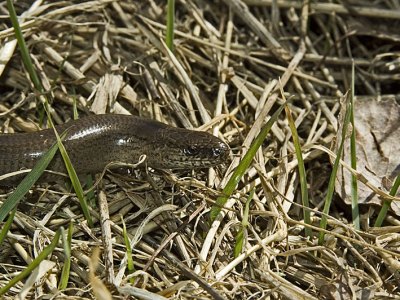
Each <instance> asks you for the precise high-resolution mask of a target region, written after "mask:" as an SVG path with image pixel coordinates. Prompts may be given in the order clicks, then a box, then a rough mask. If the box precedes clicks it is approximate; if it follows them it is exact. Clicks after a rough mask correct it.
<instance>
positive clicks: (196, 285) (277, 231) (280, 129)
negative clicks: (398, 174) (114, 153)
mask: <svg viewBox="0 0 400 300" xmlns="http://www.w3.org/2000/svg"><path fill="white" fill-rule="evenodd" d="M334 2H335V3H330V2H328V1H327V2H322V1H321V2H317V3H315V1H294V0H293V1H291V0H286V1H272V0H270V1H268V0H258V1H251V0H242V1H241V0H223V1H222V0H220V1H205V0H181V1H178V2H177V4H176V8H177V11H176V32H175V52H174V53H171V52H170V51H168V50H167V49H166V47H165V44H164V42H163V41H164V36H165V25H164V24H165V23H166V22H165V18H166V1H131V0H128V1H112V0H99V1H85V2H83V3H81V1H37V2H35V5H34V6H32V7H31V6H30V5H31V3H29V1H16V3H15V5H16V8H17V11H18V14H19V15H21V14H22V13H25V14H24V15H23V19H21V26H22V28H23V30H24V34H25V38H26V41H27V43H28V45H29V48H30V51H31V55H32V58H33V60H34V63H35V65H36V68H37V70H38V71H39V72H40V76H41V80H42V82H43V84H44V86H45V88H46V89H47V91H48V93H49V95H50V96H51V98H52V99H54V101H53V103H52V107H53V109H54V110H53V111H52V117H53V119H54V120H55V122H56V123H64V122H66V121H67V120H69V119H71V118H72V116H73V105H74V103H76V105H77V108H78V111H79V114H80V116H84V115H87V114H89V113H90V111H93V112H95V113H131V114H135V115H141V116H144V117H149V118H154V119H158V120H160V121H163V122H167V123H170V124H172V125H175V126H181V127H186V128H200V129H201V130H208V131H210V132H213V133H214V134H215V135H217V136H219V137H220V138H222V139H223V140H225V141H226V142H227V143H229V144H230V146H231V148H232V156H231V159H230V161H229V162H227V164H226V165H225V166H221V167H218V168H216V169H215V170H210V171H209V172H206V171H196V172H189V171H187V172H174V173H172V172H168V171H165V172H158V171H157V172H155V173H153V174H150V178H146V177H145V176H144V174H142V173H139V174H133V175H131V176H130V177H125V176H121V175H118V174H114V175H113V174H111V173H108V175H106V176H105V178H104V179H103V180H102V182H101V184H99V185H98V186H97V189H96V192H95V199H96V201H95V203H93V206H92V211H91V213H92V215H93V216H95V217H96V219H97V222H96V225H95V227H94V228H88V227H87V226H86V224H85V222H84V219H83V217H82V213H81V211H80V209H79V206H78V204H77V200H76V198H75V196H74V195H73V194H71V193H70V192H69V190H68V188H66V187H65V185H63V184H62V183H58V184H51V185H38V186H37V187H35V189H34V190H32V192H31V194H30V195H29V197H27V199H26V200H25V201H24V203H22V204H21V205H20V206H19V209H18V212H17V215H16V217H15V221H14V224H13V226H12V228H11V230H10V232H9V234H8V239H7V240H6V241H5V242H4V243H3V244H2V245H1V246H0V269H1V272H0V286H3V285H4V284H5V283H6V282H7V281H8V280H9V279H10V278H12V277H13V276H15V274H16V273H17V272H19V271H21V270H22V269H23V268H24V267H25V266H26V265H27V264H28V263H29V262H30V260H31V259H32V258H33V257H35V256H36V255H37V253H38V252H40V251H41V249H43V247H45V246H46V245H47V244H48V243H49V240H51V238H52V236H53V235H54V232H55V231H56V230H57V229H58V228H59V227H60V226H64V227H68V224H69V223H70V222H71V221H72V222H73V224H74V233H73V237H72V256H71V274H70V277H69V281H68V287H67V289H65V290H58V289H57V286H58V284H59V280H60V273H61V268H62V266H63V261H64V255H63V251H62V248H58V249H57V250H56V251H55V252H54V253H53V255H52V256H51V257H49V258H48V260H49V261H51V262H53V263H54V264H52V265H51V269H50V271H49V272H47V273H45V274H43V275H42V277H40V278H38V279H37V282H36V284H35V285H34V286H33V287H32V288H31V289H30V290H29V291H28V292H27V297H28V298H30V299H33V298H38V297H48V296H51V295H52V296H55V297H56V298H60V299H61V298H63V297H72V296H74V297H76V298H79V299H92V298H93V297H94V296H95V295H96V297H99V293H100V294H101V291H102V290H101V289H102V288H106V289H107V290H108V291H109V292H111V294H112V295H113V297H114V298H115V299H122V298H125V297H126V296H127V295H134V296H135V297H137V298H139V299H145V297H149V298H152V299H157V298H156V297H159V298H160V299H164V298H163V297H166V298H172V299H193V298H199V299H209V298H219V299H267V298H271V299H336V298H339V296H341V297H343V298H342V299H350V298H352V299H361V298H362V299H370V298H375V299H380V298H385V299H390V297H393V298H394V297H396V295H397V297H399V295H400V290H399V286H400V280H399V273H398V270H399V269H400V267H399V257H400V251H399V228H400V227H399V225H400V224H399V221H398V220H396V218H394V217H391V216H389V217H388V218H387V221H388V223H387V224H386V225H388V226H386V227H384V228H375V229H370V228H369V227H368V224H373V223H369V219H368V218H374V217H376V213H377V209H379V208H377V207H365V208H362V209H361V212H362V216H361V217H362V227H363V229H362V230H361V231H355V230H354V229H353V227H352V225H351V212H350V207H349V206H347V205H345V204H343V202H342V201H341V199H339V198H336V199H335V204H334V207H332V209H331V217H330V218H329V224H328V232H330V233H331V234H328V235H327V237H326V241H325V244H324V245H323V246H317V245H316V243H315V240H311V241H309V240H306V239H305V238H304V236H303V233H304V230H303V229H304V227H303V224H302V216H303V214H302V210H301V205H300V203H301V201H300V199H299V198H300V197H299V195H300V191H299V184H298V173H297V161H296V156H295V155H294V147H293V143H292V140H291V135H290V130H289V127H288V124H287V120H286V119H285V118H284V116H283V115H282V117H281V119H280V121H279V122H278V123H277V124H275V126H274V127H273V130H272V132H271V134H270V136H269V137H268V139H267V140H266V141H265V144H264V146H263V147H262V149H260V151H259V153H258V155H257V157H256V158H255V159H254V162H253V164H252V166H251V167H250V168H249V169H248V172H247V174H246V177H245V178H244V179H243V180H242V182H241V183H240V184H239V186H238V187H237V190H236V192H235V194H234V195H233V197H231V198H230V200H229V201H228V204H227V207H226V209H225V210H224V211H223V213H224V218H220V219H218V221H217V222H216V223H214V224H213V226H212V228H211V229H210V227H209V226H210V224H209V219H208V211H209V208H210V206H211V205H212V203H213V201H215V199H216V198H217V196H218V193H219V191H220V190H221V187H223V186H224V184H225V183H226V182H227V179H229V176H230V174H231V172H232V170H233V169H234V168H235V167H236V166H237V163H238V161H239V159H240V157H241V156H242V155H243V153H244V152H245V151H246V149H247V148H248V147H249V145H250V144H251V142H252V141H253V139H254V137H255V135H256V134H257V132H258V130H259V126H261V125H262V123H263V122H260V121H263V120H265V116H266V115H267V114H271V112H273V110H274V108H275V107H276V106H277V104H278V103H281V101H282V99H281V95H280V94H279V89H278V87H279V86H281V87H282V88H283V90H284V91H285V97H286V98H290V99H291V100H292V104H291V106H290V109H291V111H292V113H293V115H294V116H295V117H296V125H297V127H298V131H299V134H300V137H301V139H302V145H303V148H304V150H303V155H304V158H305V161H306V167H307V172H308V174H307V176H308V178H307V179H308V183H309V189H310V201H311V205H312V208H313V210H314V212H313V218H312V221H313V225H314V226H316V227H317V226H318V224H319V219H320V216H321V215H320V214H319V213H318V212H319V211H321V207H322V206H323V203H322V201H323V199H324V194H325V193H326V186H327V182H328V179H329V176H330V171H331V165H330V162H329V157H328V155H327V154H326V152H324V151H321V149H324V148H323V147H322V146H324V147H328V148H329V146H330V143H331V142H332V141H333V139H334V138H335V136H336V134H337V128H338V118H337V116H338V112H339V110H340V100H341V98H342V97H343V96H344V95H345V94H346V92H347V91H348V90H349V88H350V82H351V63H352V61H354V64H355V67H356V77H355V85H356V95H357V97H358V98H359V99H363V98H367V99H368V98H376V97H380V98H382V99H386V98H396V99H397V101H398V95H399V89H398V86H399V83H398V81H399V78H400V77H399V74H400V70H399V64H398V61H399V54H398V53H399V50H400V49H399V40H400V36H399V35H398V32H396V28H399V26H400V3H399V1H397V0H393V1H383V0H382V1H374V2H373V3H372V2H369V1H362V0H354V1H334ZM0 8H1V12H2V15H3V18H2V21H1V22H2V23H1V31H0V41H1V47H2V49H1V57H2V61H1V63H2V64H3V65H2V67H4V68H2V69H1V71H2V75H1V79H0V89H1V103H0V112H1V124H2V129H3V131H7V132H14V131H32V130H36V124H38V120H39V115H38V109H40V104H39V103H37V102H35V100H36V98H37V97H35V95H34V94H32V93H34V90H33V89H32V86H31V83H30V81H29V79H28V76H27V74H26V72H25V71H24V67H23V66H22V62H21V57H20V55H19V52H18V49H15V47H12V41H13V30H12V28H10V23H9V20H8V19H7V17H6V16H7V10H6V6H5V3H4V2H3V3H1V6H0ZM6 43H8V44H6ZM6 45H8V46H9V47H6ZM260 115H261V116H262V118H263V119H259V116H260ZM257 120H258V122H257ZM254 124H258V125H254ZM253 125H254V126H253ZM256 126H257V127H256ZM312 145H318V146H319V148H318V149H317V148H315V147H311V146H312ZM253 188H254V189H255V194H254V199H253V200H252V202H251V204H250V216H249V225H248V227H247V228H246V231H245V243H244V249H243V251H242V254H241V255H239V256H238V257H237V258H235V257H233V248H234V244H235V237H236V235H237V232H238V230H239V228H240V224H241V221H242V217H243V210H244V203H245V201H246V198H247V196H248V194H249V192H250V191H251V189H253ZM8 191H9V190H4V191H3V196H2V199H4V197H5V196H6V195H7V192H8ZM122 219H123V220H124V223H125V224H126V226H127V230H128V233H129V236H130V238H131V239H132V241H133V242H132V244H133V246H134V247H133V261H134V264H135V272H134V273H132V274H128V272H127V270H126V247H125V244H124V241H123V238H122ZM389 225H390V226H389ZM316 227H313V232H314V233H315V234H316V235H317V234H318V229H317V228H316ZM160 245H162V246H160ZM96 247H99V248H100V262H99V265H98V266H97V270H94V269H93V268H95V269H96V267H92V268H91V271H90V272H89V261H90V259H89V258H90V257H92V252H93V251H94V249H95V248H96ZM90 265H91V266H96V263H93V262H92V263H91V264H90ZM94 278H97V279H100V283H99V281H98V280H97V279H96V280H97V281H95V279H94ZM101 282H103V283H104V284H105V287H104V286H102V285H101ZM24 284H25V282H20V283H19V284H17V285H16V286H14V287H13V288H12V289H11V290H10V291H9V292H8V293H7V294H6V295H5V297H6V298H13V297H14V296H15V295H16V294H17V293H19V292H20V291H21V289H22V288H23V286H24ZM104 295H105V294H104ZM104 297H106V296H104ZM69 299H70V298H69Z"/></svg>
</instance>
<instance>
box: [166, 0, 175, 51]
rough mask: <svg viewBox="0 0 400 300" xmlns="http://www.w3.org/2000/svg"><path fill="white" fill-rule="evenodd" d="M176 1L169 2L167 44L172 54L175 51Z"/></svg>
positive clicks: (169, 0)
mask: <svg viewBox="0 0 400 300" xmlns="http://www.w3.org/2000/svg"><path fill="white" fill-rule="evenodd" d="M174 26H175V0H168V10H167V34H166V37H165V43H166V44H167V47H168V48H169V50H171V52H173V51H174Z"/></svg>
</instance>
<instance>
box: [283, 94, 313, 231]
mask: <svg viewBox="0 0 400 300" xmlns="http://www.w3.org/2000/svg"><path fill="white" fill-rule="evenodd" d="M282 94H283V93H282ZM285 112H286V116H287V119H288V121H289V127H290V131H291V133H292V137H293V143H294V148H295V152H296V158H297V166H298V168H299V178H300V179H299V180H300V189H301V202H302V204H303V218H304V223H305V224H308V225H311V218H310V210H309V208H310V204H309V201H308V188H307V175H306V168H305V166H304V159H303V154H302V151H301V145H300V140H299V135H298V134H297V129H296V125H295V124H294V120H293V117H292V114H291V112H290V109H289V107H288V106H286V107H285ZM305 235H306V236H307V237H309V238H310V239H311V237H312V231H311V228H309V227H308V226H305Z"/></svg>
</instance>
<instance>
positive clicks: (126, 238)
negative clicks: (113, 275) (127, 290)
mask: <svg viewBox="0 0 400 300" xmlns="http://www.w3.org/2000/svg"><path fill="white" fill-rule="evenodd" d="M121 222H122V230H123V231H122V235H123V237H124V242H125V247H126V257H127V267H128V273H129V274H132V273H133V272H135V265H134V263H133V259H132V248H131V242H130V240H129V236H128V232H127V231H126V225H125V221H124V219H123V218H122V217H121ZM130 282H131V283H134V282H135V279H134V278H133V277H132V278H130Z"/></svg>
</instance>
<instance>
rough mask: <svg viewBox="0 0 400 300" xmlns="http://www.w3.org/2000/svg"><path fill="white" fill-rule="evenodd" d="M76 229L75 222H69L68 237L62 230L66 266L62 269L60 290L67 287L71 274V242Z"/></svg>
mask: <svg viewBox="0 0 400 300" xmlns="http://www.w3.org/2000/svg"><path fill="white" fill-rule="evenodd" d="M73 229H74V226H73V223H72V222H70V223H69V228H68V233H67V237H66V236H65V231H64V230H62V232H61V233H62V234H61V238H62V242H63V248H64V266H63V268H62V271H61V277H60V283H59V285H58V289H59V290H63V289H65V288H67V285H68V280H69V274H70V269H71V243H72V231H73Z"/></svg>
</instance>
